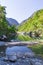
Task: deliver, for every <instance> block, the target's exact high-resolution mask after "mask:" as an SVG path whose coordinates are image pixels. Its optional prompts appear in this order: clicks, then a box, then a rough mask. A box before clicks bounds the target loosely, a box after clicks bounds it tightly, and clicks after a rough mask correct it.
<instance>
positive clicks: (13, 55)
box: [6, 46, 34, 61]
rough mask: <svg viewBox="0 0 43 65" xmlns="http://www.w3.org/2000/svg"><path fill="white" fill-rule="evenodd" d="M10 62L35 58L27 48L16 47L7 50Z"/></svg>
mask: <svg viewBox="0 0 43 65" xmlns="http://www.w3.org/2000/svg"><path fill="white" fill-rule="evenodd" d="M6 56H7V57H8V60H11V61H15V60H17V58H26V57H33V56H34V53H33V52H32V50H31V49H28V48H27V47H25V46H14V47H8V48H7V49H6Z"/></svg>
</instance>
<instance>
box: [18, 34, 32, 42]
mask: <svg viewBox="0 0 43 65" xmlns="http://www.w3.org/2000/svg"><path fill="white" fill-rule="evenodd" d="M17 38H18V40H20V41H30V40H32V38H31V37H29V36H25V35H18V37H17Z"/></svg>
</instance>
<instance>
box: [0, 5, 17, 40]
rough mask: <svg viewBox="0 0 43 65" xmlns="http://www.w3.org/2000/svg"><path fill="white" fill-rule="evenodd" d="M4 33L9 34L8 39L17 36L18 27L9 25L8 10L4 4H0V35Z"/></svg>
mask: <svg viewBox="0 0 43 65" xmlns="http://www.w3.org/2000/svg"><path fill="white" fill-rule="evenodd" d="M2 35H5V36H7V40H9V39H11V38H15V36H16V28H15V26H9V25H8V23H7V20H6V10H5V7H4V6H1V5H0V37H1V36H2Z"/></svg>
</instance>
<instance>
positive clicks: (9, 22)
mask: <svg viewBox="0 0 43 65" xmlns="http://www.w3.org/2000/svg"><path fill="white" fill-rule="evenodd" d="M6 19H7V21H8V24H9V25H16V26H17V25H19V23H18V21H16V20H15V19H12V18H6Z"/></svg>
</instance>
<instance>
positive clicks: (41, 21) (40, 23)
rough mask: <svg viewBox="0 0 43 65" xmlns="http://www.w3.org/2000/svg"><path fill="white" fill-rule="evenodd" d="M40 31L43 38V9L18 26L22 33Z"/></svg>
mask: <svg viewBox="0 0 43 65" xmlns="http://www.w3.org/2000/svg"><path fill="white" fill-rule="evenodd" d="M39 30H40V31H41V35H42V36H43V9H41V10H38V11H37V12H35V13H34V14H33V15H32V16H31V17H30V18H28V19H27V20H26V21H25V22H23V23H22V24H21V25H20V26H18V31H20V32H21V31H23V32H30V31H32V32H34V31H36V32H37V31H39Z"/></svg>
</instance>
